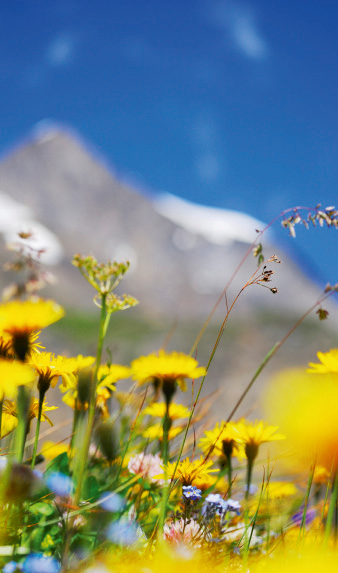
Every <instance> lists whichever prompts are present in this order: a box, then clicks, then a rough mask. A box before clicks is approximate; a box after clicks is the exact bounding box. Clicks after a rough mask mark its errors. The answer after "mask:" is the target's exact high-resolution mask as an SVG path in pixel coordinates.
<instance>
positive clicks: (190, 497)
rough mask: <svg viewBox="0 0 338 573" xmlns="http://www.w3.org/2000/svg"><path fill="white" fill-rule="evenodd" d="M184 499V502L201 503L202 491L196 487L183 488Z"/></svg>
mask: <svg viewBox="0 0 338 573" xmlns="http://www.w3.org/2000/svg"><path fill="white" fill-rule="evenodd" d="M182 497H183V500H184V501H199V500H200V499H201V497H202V491H201V490H200V489H198V488H197V487H196V486H194V485H184V486H182Z"/></svg>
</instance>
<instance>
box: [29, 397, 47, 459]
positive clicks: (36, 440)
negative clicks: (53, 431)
mask: <svg viewBox="0 0 338 573" xmlns="http://www.w3.org/2000/svg"><path fill="white" fill-rule="evenodd" d="M44 399H45V392H39V410H38V419H37V422H36V430H35V440H34V448H33V455H32V462H31V468H32V470H33V469H34V466H35V460H36V452H37V450H38V442H39V434H40V424H41V415H42V406H43V401H44Z"/></svg>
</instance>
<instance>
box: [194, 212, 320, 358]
mask: <svg viewBox="0 0 338 573" xmlns="http://www.w3.org/2000/svg"><path fill="white" fill-rule="evenodd" d="M296 211H309V212H310V211H311V209H310V208H309V207H304V206H301V205H299V206H297V207H291V208H289V209H285V210H284V211H282V212H281V213H279V215H277V216H276V217H274V218H273V219H272V220H271V221H270V222H269V223H268V224H267V225H265V227H264V229H263V230H262V231H259V232H258V233H257V236H256V239H255V240H254V241H252V243H251V245H250V246H249V248H248V250H247V251H246V252H245V254H244V256H243V258H242V260H241V261H240V262H239V264H238V265H237V267H236V269H235V271H234V272H233V274H232V275H231V277H230V279H229V281H228V282H227V284H226V285H225V287H224V289H223V291H222V292H221V294H220V296H219V298H218V299H217V301H216V303H215V304H214V306H213V308H212V309H211V311H210V313H209V316H208V317H207V319H206V321H205V323H204V324H203V326H202V328H201V330H200V332H199V333H198V335H197V338H196V340H195V342H194V344H193V346H192V348H191V350H190V354H193V353H194V352H195V350H196V348H197V346H198V344H199V343H200V341H201V338H202V336H203V334H204V332H205V330H206V328H207V326H208V324H209V323H210V321H211V319H212V317H213V315H214V314H215V312H216V310H217V308H218V306H219V305H220V303H221V301H222V300H223V297H225V299H226V296H227V291H228V289H229V287H230V285H231V283H232V281H233V280H234V278H235V277H236V275H237V273H238V272H239V270H240V269H241V267H242V265H243V264H244V263H245V261H246V259H247V258H248V256H249V255H250V254H251V253H252V250H253V248H254V247H255V246H256V245H257V243H258V241H259V240H260V239H261V238H262V236H263V235H264V233H265V232H266V231H267V230H268V229H269V228H270V227H272V225H274V223H276V221H278V219H280V218H281V217H285V215H286V214H287V213H292V212H293V213H294V212H296Z"/></svg>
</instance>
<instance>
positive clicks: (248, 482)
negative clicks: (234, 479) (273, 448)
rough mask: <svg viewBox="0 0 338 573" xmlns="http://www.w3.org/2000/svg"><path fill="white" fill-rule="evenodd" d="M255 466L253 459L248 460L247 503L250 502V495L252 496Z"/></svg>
mask: <svg viewBox="0 0 338 573" xmlns="http://www.w3.org/2000/svg"><path fill="white" fill-rule="evenodd" d="M253 465H254V461H253V459H249V458H248V465H247V473H246V492H245V501H246V503H247V502H248V499H249V495H250V485H251V479H252V470H253Z"/></svg>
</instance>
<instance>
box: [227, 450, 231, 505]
mask: <svg viewBox="0 0 338 573" xmlns="http://www.w3.org/2000/svg"><path fill="white" fill-rule="evenodd" d="M226 458H227V474H228V483H229V487H228V496H229V497H231V487H232V463H231V455H229V456H227V457H226Z"/></svg>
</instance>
